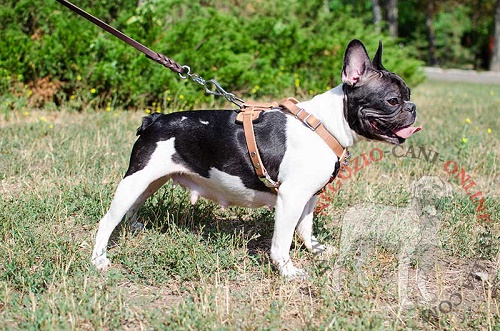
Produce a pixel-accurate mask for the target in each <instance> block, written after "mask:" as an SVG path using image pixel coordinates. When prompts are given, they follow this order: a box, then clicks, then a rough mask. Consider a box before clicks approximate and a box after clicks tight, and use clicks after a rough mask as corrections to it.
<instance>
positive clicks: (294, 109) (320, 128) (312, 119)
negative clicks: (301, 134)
mask: <svg viewBox="0 0 500 331" xmlns="http://www.w3.org/2000/svg"><path fill="white" fill-rule="evenodd" d="M297 103H299V101H298V100H297V99H295V98H287V99H284V100H282V101H281V102H280V106H281V107H283V108H285V109H287V110H288V111H289V112H290V113H291V114H292V115H294V116H295V118H297V119H299V120H301V121H302V123H304V124H305V125H306V126H307V127H308V128H309V129H311V130H312V131H314V132H316V134H318V135H319V136H320V137H321V139H323V140H324V141H325V143H326V144H327V145H328V147H330V149H331V150H332V151H333V152H334V153H335V155H337V157H338V158H339V161H340V162H341V163H342V162H343V161H344V158H345V157H346V155H347V149H346V148H344V147H342V145H341V144H340V143H339V142H338V141H337V139H336V138H335V137H334V136H333V135H332V134H331V133H330V132H329V131H328V130H327V129H326V127H325V126H324V125H323V123H322V122H321V121H320V120H319V119H318V118H317V117H316V116H314V115H313V114H309V113H308V112H307V111H305V110H304V108H299V107H298V106H297Z"/></svg>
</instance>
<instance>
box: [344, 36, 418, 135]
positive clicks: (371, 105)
mask: <svg viewBox="0 0 500 331" xmlns="http://www.w3.org/2000/svg"><path fill="white" fill-rule="evenodd" d="M342 82H343V83H344V85H343V88H344V92H345V94H346V97H347V101H346V107H345V109H344V112H345V114H344V116H345V118H346V119H347V122H348V124H349V126H350V128H351V130H353V131H355V132H356V133H357V134H359V135H361V136H363V137H365V138H368V139H375V140H381V141H386V142H389V143H392V144H401V143H403V142H404V141H405V140H406V139H407V138H409V137H410V136H411V135H412V134H414V133H415V132H417V131H419V130H420V129H421V127H412V126H411V125H412V124H413V123H414V122H415V120H416V118H417V113H416V106H415V104H414V103H412V102H410V89H409V88H408V86H406V84H405V82H404V81H403V80H402V79H401V78H400V77H399V76H398V75H396V74H394V73H392V72H389V71H387V70H386V69H385V68H384V66H383V65H382V42H380V43H379V47H378V50H377V53H376V54H375V57H374V58H373V61H370V58H369V56H368V53H367V52H366V49H365V46H364V45H363V43H361V42H360V41H359V40H356V39H355V40H352V41H351V42H350V43H349V45H348V46H347V49H346V52H345V56H344V66H343V69H342Z"/></svg>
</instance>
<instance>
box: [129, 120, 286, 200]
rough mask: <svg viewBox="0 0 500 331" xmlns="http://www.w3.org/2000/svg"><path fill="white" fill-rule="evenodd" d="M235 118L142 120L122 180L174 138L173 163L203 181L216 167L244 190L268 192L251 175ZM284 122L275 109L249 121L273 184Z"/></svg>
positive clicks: (283, 138) (283, 139) (283, 142)
mask: <svg viewBox="0 0 500 331" xmlns="http://www.w3.org/2000/svg"><path fill="white" fill-rule="evenodd" d="M235 119H236V112H235V111H233V110H197V111H185V112H178V113H172V114H168V115H163V114H152V115H150V116H148V117H145V119H144V120H143V123H142V125H141V127H140V128H139V129H138V130H137V133H138V134H139V135H140V137H139V138H138V139H137V141H136V142H135V144H134V147H133V149H132V155H131V157H130V164H129V169H128V170H127V173H126V174H125V177H127V176H129V175H131V174H133V173H135V172H137V171H139V170H142V169H144V167H145V166H146V165H147V164H148V162H149V160H150V158H151V155H152V154H153V152H154V151H155V149H156V147H157V143H158V142H159V141H164V140H168V139H170V138H172V137H175V146H174V147H175V150H176V154H174V155H173V160H174V162H176V163H180V164H182V165H184V166H185V167H187V168H188V169H190V170H192V171H193V172H196V173H198V174H199V175H200V176H203V177H207V178H208V177H209V171H210V169H211V168H215V169H217V170H220V171H223V172H225V173H228V174H230V175H233V176H237V177H239V178H241V180H242V182H243V184H244V185H245V187H248V188H251V189H255V190H260V191H266V192H268V191H269V188H267V187H266V186H265V185H264V184H263V183H262V182H261V181H260V180H259V179H258V177H257V175H256V174H255V170H254V169H253V166H252V163H251V162H250V156H249V155H248V149H247V146H246V142H245V135H244V132H243V126H242V125H241V124H237V123H236V122H235ZM202 122H203V123H207V122H208V123H207V124H203V123H202ZM285 124H286V115H285V114H283V113H281V112H277V111H275V112H264V113H263V114H262V115H261V118H260V120H259V121H258V122H257V123H254V131H255V136H256V141H257V146H258V148H259V151H260V154H261V158H262V161H263V163H264V166H265V167H266V169H267V171H268V173H269V175H270V176H271V178H273V179H274V180H277V177H278V171H279V166H280V164H281V162H282V160H283V156H284V154H285V151H286V126H285Z"/></svg>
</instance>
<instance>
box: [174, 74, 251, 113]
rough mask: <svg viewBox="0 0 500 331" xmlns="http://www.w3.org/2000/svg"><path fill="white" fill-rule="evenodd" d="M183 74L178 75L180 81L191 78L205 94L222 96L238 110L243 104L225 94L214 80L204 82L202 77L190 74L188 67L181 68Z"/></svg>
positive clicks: (238, 99) (239, 99) (228, 93)
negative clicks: (200, 86)
mask: <svg viewBox="0 0 500 331" xmlns="http://www.w3.org/2000/svg"><path fill="white" fill-rule="evenodd" d="M182 69H183V72H180V73H179V77H181V78H182V79H187V78H191V80H193V81H194V82H196V83H198V84H200V85H202V86H203V87H204V88H205V93H207V94H210V95H215V96H222V97H224V98H226V100H227V101H229V102H232V103H233V104H235V105H236V106H238V107H239V108H241V107H242V106H243V105H244V104H245V100H243V99H241V98H238V97H237V96H235V95H234V94H233V93H231V92H227V91H226V90H224V89H223V88H222V86H221V85H220V84H219V82H217V81H216V80H215V79H210V80H205V79H203V77H201V76H198V75H197V74H192V73H191V68H190V67H189V66H186V65H184V66H182Z"/></svg>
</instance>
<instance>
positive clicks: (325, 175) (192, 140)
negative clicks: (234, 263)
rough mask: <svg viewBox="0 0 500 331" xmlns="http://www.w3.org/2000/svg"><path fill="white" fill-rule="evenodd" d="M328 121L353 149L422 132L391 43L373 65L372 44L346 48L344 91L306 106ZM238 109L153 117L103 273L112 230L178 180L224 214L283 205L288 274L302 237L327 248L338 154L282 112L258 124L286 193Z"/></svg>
mask: <svg viewBox="0 0 500 331" xmlns="http://www.w3.org/2000/svg"><path fill="white" fill-rule="evenodd" d="M297 106H298V107H300V108H302V109H304V110H306V111H307V112H309V113H310V114H313V115H314V116H316V117H317V118H318V119H320V120H321V121H322V123H323V125H324V126H325V127H326V129H327V130H328V131H329V132H330V133H331V134H332V135H333V136H334V137H335V138H336V139H337V141H338V142H339V143H340V144H341V145H342V146H343V147H344V148H347V147H349V146H352V145H353V144H354V143H355V142H357V141H359V140H361V139H362V138H363V137H364V138H366V139H373V140H380V141H385V142H388V143H391V144H401V143H403V142H404V141H405V139H407V138H408V137H410V136H411V135H412V134H413V133H415V132H417V131H418V130H420V127H413V126H411V125H412V124H413V123H414V122H415V120H416V107H415V104H413V103H412V102H410V89H409V88H408V86H407V85H406V84H405V82H404V81H403V80H402V79H401V78H400V77H399V76H397V75H396V74H394V73H391V72H389V71H387V70H386V69H385V68H384V67H383V66H382V43H379V47H378V50H377V52H376V54H375V57H374V58H373V61H371V60H370V58H369V56H368V53H367V51H366V49H365V46H364V45H363V44H362V43H361V42H360V41H359V40H352V41H351V42H350V43H349V45H348V46H347V49H346V52H345V55H344V62H343V69H342V84H340V85H339V86H337V87H335V88H333V89H331V90H329V91H327V92H325V93H323V94H320V95H317V96H315V97H314V98H312V99H311V100H309V101H305V102H301V103H299V104H297ZM237 113H238V110H236V111H235V110H217V111H214V110H198V111H183V112H177V113H171V114H167V115H165V114H152V115H150V116H148V117H145V118H144V119H143V121H142V125H141V126H140V127H139V129H138V130H137V135H138V136H139V138H138V139H137V141H136V142H135V144H134V146H133V148H132V154H131V157H130V163H129V167H128V170H127V172H126V173H125V176H124V178H123V179H122V180H121V182H120V183H119V185H118V188H117V189H116V192H115V195H114V198H113V201H112V203H111V206H110V208H109V210H108V212H107V213H106V215H104V217H103V218H102V219H101V221H100V223H99V229H98V231H97V235H96V239H95V246H94V250H93V253H92V258H91V262H92V264H93V265H95V266H96V267H97V268H98V269H106V268H107V267H108V266H109V265H110V261H109V259H108V258H107V257H106V249H107V245H108V240H109V238H110V235H111V233H112V231H113V230H114V229H115V227H116V226H117V225H118V224H119V223H120V222H121V220H122V219H123V218H124V217H125V218H126V219H128V220H129V221H130V222H131V223H132V224H134V223H135V222H136V221H137V210H138V208H139V207H140V206H141V205H142V204H143V203H144V202H145V200H146V199H147V198H148V197H149V196H151V195H152V194H154V193H155V192H156V191H157V190H158V189H159V188H160V187H161V186H162V185H163V184H165V183H166V182H167V181H168V180H170V179H172V180H173V181H174V182H175V183H178V184H180V185H181V186H183V187H186V188H188V189H189V190H190V191H191V193H190V194H191V203H193V204H194V203H195V202H196V201H197V199H198V197H200V196H201V197H204V198H206V199H210V200H212V201H215V202H217V203H219V204H220V205H222V206H230V205H236V206H243V207H252V208H258V207H262V206H269V207H271V208H272V207H274V210H275V219H274V233H273V238H272V244H271V252H270V257H271V260H272V261H273V263H274V264H275V265H276V267H277V268H278V270H279V272H280V273H281V275H282V276H284V277H286V278H294V277H305V276H306V272H305V271H304V270H303V269H300V268H297V267H295V266H294V265H293V263H292V261H291V259H290V246H291V244H292V240H293V235H294V230H296V231H297V233H298V235H299V237H300V238H301V240H302V241H303V243H304V245H305V247H306V248H307V249H309V250H310V251H311V252H313V253H320V252H323V251H325V249H326V247H325V246H324V245H322V244H320V243H318V241H317V240H316V238H315V237H314V236H313V234H312V223H313V211H314V206H315V204H316V202H317V200H318V194H317V193H318V191H319V190H320V189H321V188H322V187H324V186H325V185H326V184H327V183H328V181H329V180H330V178H331V176H332V174H335V173H336V171H338V169H339V167H340V164H339V163H340V162H339V156H337V155H336V154H335V153H334V152H333V151H332V150H331V149H330V148H329V147H328V146H327V144H326V143H325V142H324V141H323V140H322V139H321V138H320V137H319V136H318V135H317V134H316V133H315V132H314V131H313V130H311V128H310V127H307V126H306V125H304V123H303V122H301V121H299V120H298V119H297V118H295V117H294V116H292V115H290V114H287V113H285V112H283V111H281V110H280V109H274V110H270V111H265V112H263V113H262V115H261V116H260V118H259V120H258V121H257V122H256V123H254V132H255V140H256V141H257V144H258V148H259V150H260V155H261V158H262V161H263V163H264V165H265V167H266V168H267V172H268V174H269V176H270V177H271V178H273V179H274V180H275V181H278V182H279V183H280V186H279V190H278V192H277V193H275V192H273V191H271V190H270V189H269V187H267V186H266V185H265V184H264V183H263V182H262V181H261V180H259V178H258V177H257V176H256V173H255V169H254V167H253V165H252V163H251V161H250V157H249V154H248V150H247V145H246V142H245V137H244V132H243V127H242V126H241V124H238V123H236V121H235V119H236V116H237Z"/></svg>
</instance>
